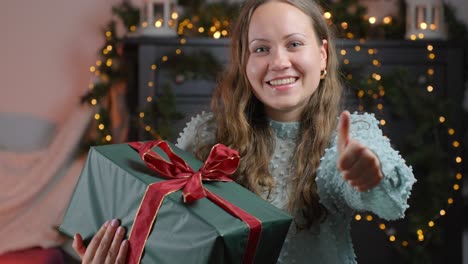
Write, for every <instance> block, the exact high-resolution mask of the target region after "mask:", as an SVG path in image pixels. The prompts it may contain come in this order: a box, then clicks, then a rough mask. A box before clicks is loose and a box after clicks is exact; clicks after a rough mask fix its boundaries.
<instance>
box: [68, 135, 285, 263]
mask: <svg viewBox="0 0 468 264" xmlns="http://www.w3.org/2000/svg"><path fill="white" fill-rule="evenodd" d="M169 145H170V148H171V149H172V150H173V151H174V153H175V154H176V155H177V156H179V157H180V158H182V159H183V160H184V161H185V162H186V163H187V164H188V165H189V166H190V167H191V168H192V169H193V170H194V171H197V170H198V169H200V168H201V167H202V166H203V162H201V161H199V160H197V159H196V158H195V157H194V156H193V155H192V154H190V153H187V152H184V151H183V150H180V149H178V148H177V147H175V146H174V145H172V144H169ZM153 150H154V152H156V153H157V154H158V155H161V156H162V157H163V158H164V159H166V160H167V154H166V153H164V152H163V151H161V150H160V149H158V148H153ZM163 181H171V180H170V179H167V178H165V177H162V176H161V175H158V174H157V173H156V172H155V171H153V170H151V169H150V168H149V167H148V166H147V165H146V164H145V162H144V161H143V160H142V159H141V158H140V156H139V154H138V152H137V151H135V150H134V149H132V148H131V147H130V146H129V145H128V144H114V145H105V146H97V147H92V148H91V149H90V151H89V154H88V158H87V160H86V163H85V165H84V167H83V170H82V173H81V175H80V178H79V180H78V183H77V185H76V187H75V191H74V193H73V196H72V198H71V201H70V203H69V205H68V209H67V211H66V213H65V216H64V220H63V223H62V225H61V226H60V230H61V231H62V232H63V233H65V234H67V235H69V236H73V235H74V234H75V233H80V234H81V235H82V236H83V237H84V239H85V241H86V242H89V240H90V239H91V238H92V236H93V235H94V234H95V233H96V232H97V231H98V230H99V228H100V227H101V225H102V224H103V223H104V222H105V221H106V220H110V219H114V218H118V219H120V220H121V225H122V226H125V227H126V229H127V230H131V229H132V226H133V223H134V220H135V216H136V214H137V212H139V211H138V210H139V208H140V204H141V202H142V199H143V198H144V196H145V192H146V190H147V188H148V186H150V185H152V184H154V183H159V182H163ZM203 187H205V188H206V189H207V190H208V191H209V192H210V193H214V194H216V195H218V196H220V197H222V198H223V199H224V200H227V201H228V202H229V203H230V204H232V205H234V206H237V207H239V208H241V209H242V210H243V211H245V212H246V213H247V214H249V215H250V216H252V217H254V218H256V219H258V220H259V221H260V222H261V233H260V237H259V241H258V244H257V245H256V250H255V252H254V260H255V261H254V262H255V263H276V260H277V258H278V256H279V253H280V250H281V247H282V245H283V241H284V238H285V236H286V234H287V232H288V229H289V226H290V224H291V221H292V218H291V216H290V215H288V214H287V213H285V212H284V211H282V210H280V209H278V208H276V207H274V206H273V205H271V204H269V203H268V202H267V201H265V200H263V199H262V198H260V197H258V196H257V195H255V194H254V193H252V192H250V191H249V190H247V189H245V188H243V187H242V186H240V185H239V184H237V183H234V182H209V183H206V182H203ZM181 197H182V192H181V191H176V192H173V193H171V194H168V195H167V196H166V197H165V199H164V200H162V203H161V206H160V208H159V211H158V212H157V217H156V221H155V222H154V224H153V225H152V229H151V233H150V234H149V236H148V239H147V240H146V243H145V245H144V246H145V248H144V253H143V255H142V258H141V263H187V262H189V263H242V262H243V260H245V259H244V254H245V253H246V250H247V249H246V247H247V245H248V241H249V234H251V230H250V228H249V227H248V225H247V224H246V223H245V222H244V221H242V220H241V219H239V218H237V217H235V216H233V215H232V214H230V213H228V212H227V211H225V209H223V208H222V207H220V206H218V205H217V204H216V203H213V202H212V201H211V200H209V199H207V198H202V199H199V200H197V201H195V202H193V203H184V201H183V199H182V198H181ZM155 206H156V205H155ZM133 228H134V229H135V227H133ZM135 230H136V229H135ZM132 232H133V231H132ZM132 236H133V234H132ZM130 247H131V248H132V243H130Z"/></svg>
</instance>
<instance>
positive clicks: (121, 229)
mask: <svg viewBox="0 0 468 264" xmlns="http://www.w3.org/2000/svg"><path fill="white" fill-rule="evenodd" d="M123 232H124V228H123V227H121V226H119V228H117V234H122V233H123Z"/></svg>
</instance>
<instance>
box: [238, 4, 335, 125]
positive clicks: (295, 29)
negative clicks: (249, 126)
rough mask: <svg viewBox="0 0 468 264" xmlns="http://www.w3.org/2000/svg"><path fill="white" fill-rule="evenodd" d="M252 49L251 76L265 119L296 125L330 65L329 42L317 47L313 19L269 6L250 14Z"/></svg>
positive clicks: (286, 8) (293, 10)
mask: <svg viewBox="0 0 468 264" xmlns="http://www.w3.org/2000/svg"><path fill="white" fill-rule="evenodd" d="M322 43H323V45H322ZM248 45H249V58H248V61H247V68H246V72H247V78H248V80H249V82H250V84H251V85H252V88H253V93H254V95H255V96H256V97H257V98H258V99H259V100H260V101H261V102H262V103H263V104H264V105H265V111H266V113H267V115H268V116H269V117H270V118H271V119H273V120H277V121H298V120H299V119H300V116H301V113H302V110H303V109H304V106H305V105H306V104H307V102H308V100H309V98H310V97H311V96H312V94H313V93H314V92H315V90H316V89H317V87H318V85H319V82H320V71H321V70H323V69H325V67H326V61H327V51H326V50H327V41H326V40H320V45H319V41H318V40H317V37H316V34H315V32H314V28H313V27H312V22H311V19H310V18H309V17H308V16H307V15H306V14H304V13H303V12H302V11H301V10H299V9H298V8H296V7H294V6H292V5H290V4H287V3H283V2H267V3H265V4H263V5H261V6H259V7H258V8H257V9H256V10H255V11H254V13H253V14H252V18H251V21H250V25H249V32H248Z"/></svg>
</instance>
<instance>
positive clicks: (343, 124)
mask: <svg viewBox="0 0 468 264" xmlns="http://www.w3.org/2000/svg"><path fill="white" fill-rule="evenodd" d="M349 120H350V114H349V112H348V111H344V112H343V113H341V116H340V121H339V122H338V143H337V144H338V151H339V153H341V152H343V150H344V149H345V147H346V146H347V145H348V141H349V122H350V121H349Z"/></svg>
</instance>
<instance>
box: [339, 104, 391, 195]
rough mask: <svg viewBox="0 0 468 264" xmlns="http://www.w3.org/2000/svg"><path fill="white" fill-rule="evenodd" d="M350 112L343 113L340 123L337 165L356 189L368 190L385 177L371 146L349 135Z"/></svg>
mask: <svg viewBox="0 0 468 264" xmlns="http://www.w3.org/2000/svg"><path fill="white" fill-rule="evenodd" d="M349 123H350V114H349V112H348V111H344V112H343V113H341V117H340V122H339V124H338V160H337V167H338V169H339V170H340V171H341V174H342V176H343V178H344V179H345V180H346V181H347V182H348V183H349V184H350V185H351V186H353V187H354V188H356V190H358V191H360V192H363V191H367V190H369V189H371V188H373V187H375V186H376V185H377V184H379V183H380V181H381V180H382V179H383V173H382V171H381V169H380V161H379V158H378V157H377V156H376V155H375V154H374V152H372V151H371V150H370V149H369V148H367V147H366V146H364V145H362V144H361V143H359V142H358V141H357V140H355V139H352V138H351V137H350V136H349V126H350V124H349Z"/></svg>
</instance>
